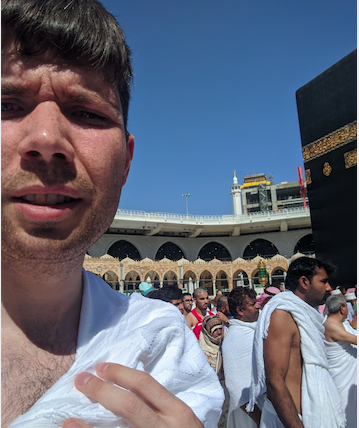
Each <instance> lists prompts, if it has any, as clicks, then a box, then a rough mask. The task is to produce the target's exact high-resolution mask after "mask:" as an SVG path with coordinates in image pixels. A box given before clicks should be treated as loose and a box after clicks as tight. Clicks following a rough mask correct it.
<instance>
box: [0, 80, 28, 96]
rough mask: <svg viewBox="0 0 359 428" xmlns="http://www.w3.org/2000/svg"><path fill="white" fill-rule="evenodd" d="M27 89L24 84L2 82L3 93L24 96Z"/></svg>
mask: <svg viewBox="0 0 359 428" xmlns="http://www.w3.org/2000/svg"><path fill="white" fill-rule="evenodd" d="M27 92H28V91H27V89H26V88H25V87H24V86H22V85H19V84H17V83H10V82H8V83H2V84H1V95H18V96H20V95H21V96H22V95H25V94H26V93H27Z"/></svg>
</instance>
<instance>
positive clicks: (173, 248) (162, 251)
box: [155, 241, 185, 262]
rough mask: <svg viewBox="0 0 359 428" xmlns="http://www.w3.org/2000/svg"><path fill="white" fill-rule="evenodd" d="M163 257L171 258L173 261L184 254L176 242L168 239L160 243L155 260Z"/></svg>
mask: <svg viewBox="0 0 359 428" xmlns="http://www.w3.org/2000/svg"><path fill="white" fill-rule="evenodd" d="M164 257H166V258H167V259H169V260H172V261H173V262H177V261H178V260H180V259H181V258H182V257H183V258H185V255H184V253H183V251H182V249H181V248H180V247H179V246H178V245H177V244H174V243H173V242H171V241H168V242H165V243H164V244H162V245H161V246H160V248H159V249H158V250H157V253H156V257H155V260H157V261H158V260H162V259H163V258H164Z"/></svg>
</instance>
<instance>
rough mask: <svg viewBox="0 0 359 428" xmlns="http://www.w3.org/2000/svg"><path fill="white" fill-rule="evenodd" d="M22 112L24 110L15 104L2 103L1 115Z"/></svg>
mask: <svg viewBox="0 0 359 428" xmlns="http://www.w3.org/2000/svg"><path fill="white" fill-rule="evenodd" d="M18 111H22V108H21V107H20V106H18V105H16V104H14V103H11V102H6V101H2V102H1V113H8V112H18Z"/></svg>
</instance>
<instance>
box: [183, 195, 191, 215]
mask: <svg viewBox="0 0 359 428" xmlns="http://www.w3.org/2000/svg"><path fill="white" fill-rule="evenodd" d="M182 196H185V198H186V213H187V216H188V196H191V195H190V193H182Z"/></svg>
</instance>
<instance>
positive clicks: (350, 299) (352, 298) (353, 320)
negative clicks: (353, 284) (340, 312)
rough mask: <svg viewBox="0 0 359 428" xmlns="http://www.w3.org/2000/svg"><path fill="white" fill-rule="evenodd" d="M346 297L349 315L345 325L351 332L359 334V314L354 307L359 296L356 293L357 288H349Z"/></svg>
mask: <svg viewBox="0 0 359 428" xmlns="http://www.w3.org/2000/svg"><path fill="white" fill-rule="evenodd" d="M344 297H345V300H346V301H347V304H348V316H347V318H346V319H345V321H344V324H343V325H344V327H345V329H346V330H347V331H348V332H349V333H352V334H355V335H356V334H357V316H356V313H355V311H354V308H353V305H354V304H355V303H356V301H357V296H356V295H355V288H348V290H347V292H346V293H345V295H344Z"/></svg>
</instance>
